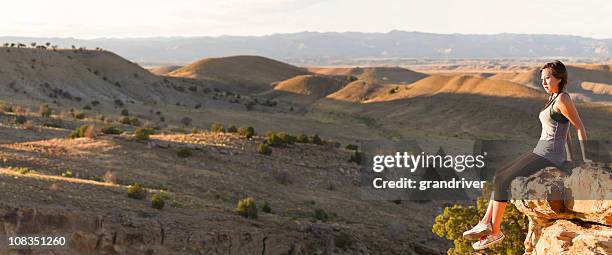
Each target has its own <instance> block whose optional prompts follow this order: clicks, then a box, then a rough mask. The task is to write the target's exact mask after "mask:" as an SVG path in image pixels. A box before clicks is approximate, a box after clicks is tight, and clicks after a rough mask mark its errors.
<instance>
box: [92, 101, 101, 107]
mask: <svg viewBox="0 0 612 255" xmlns="http://www.w3.org/2000/svg"><path fill="white" fill-rule="evenodd" d="M99 104H100V101H98V100H94V101H91V105H93V106H97V105H99Z"/></svg>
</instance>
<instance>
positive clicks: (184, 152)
mask: <svg viewBox="0 0 612 255" xmlns="http://www.w3.org/2000/svg"><path fill="white" fill-rule="evenodd" d="M176 155H177V156H178V157H179V158H188V157H191V155H192V153H191V149H189V148H180V149H179V150H178V151H177V152H176Z"/></svg>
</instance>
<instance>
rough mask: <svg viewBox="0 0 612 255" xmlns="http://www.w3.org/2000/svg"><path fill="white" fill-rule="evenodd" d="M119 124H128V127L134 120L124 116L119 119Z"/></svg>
mask: <svg viewBox="0 0 612 255" xmlns="http://www.w3.org/2000/svg"><path fill="white" fill-rule="evenodd" d="M119 122H120V123H121V124H126V125H130V123H132V119H130V117H127V116H123V117H121V118H120V119H119Z"/></svg>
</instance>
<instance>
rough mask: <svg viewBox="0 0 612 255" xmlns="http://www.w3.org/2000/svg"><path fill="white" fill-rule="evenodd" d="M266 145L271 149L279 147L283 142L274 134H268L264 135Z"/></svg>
mask: <svg viewBox="0 0 612 255" xmlns="http://www.w3.org/2000/svg"><path fill="white" fill-rule="evenodd" d="M266 144H268V145H270V146H272V147H279V146H281V145H283V140H282V139H281V138H280V137H279V136H278V135H276V133H274V132H268V133H266Z"/></svg>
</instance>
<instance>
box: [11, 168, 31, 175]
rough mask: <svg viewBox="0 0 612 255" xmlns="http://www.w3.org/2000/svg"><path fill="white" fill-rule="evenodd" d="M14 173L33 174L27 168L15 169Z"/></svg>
mask: <svg viewBox="0 0 612 255" xmlns="http://www.w3.org/2000/svg"><path fill="white" fill-rule="evenodd" d="M13 171H15V172H17V173H20V174H27V173H29V172H31V170H30V169H29V168H27V167H18V168H13Z"/></svg>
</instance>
